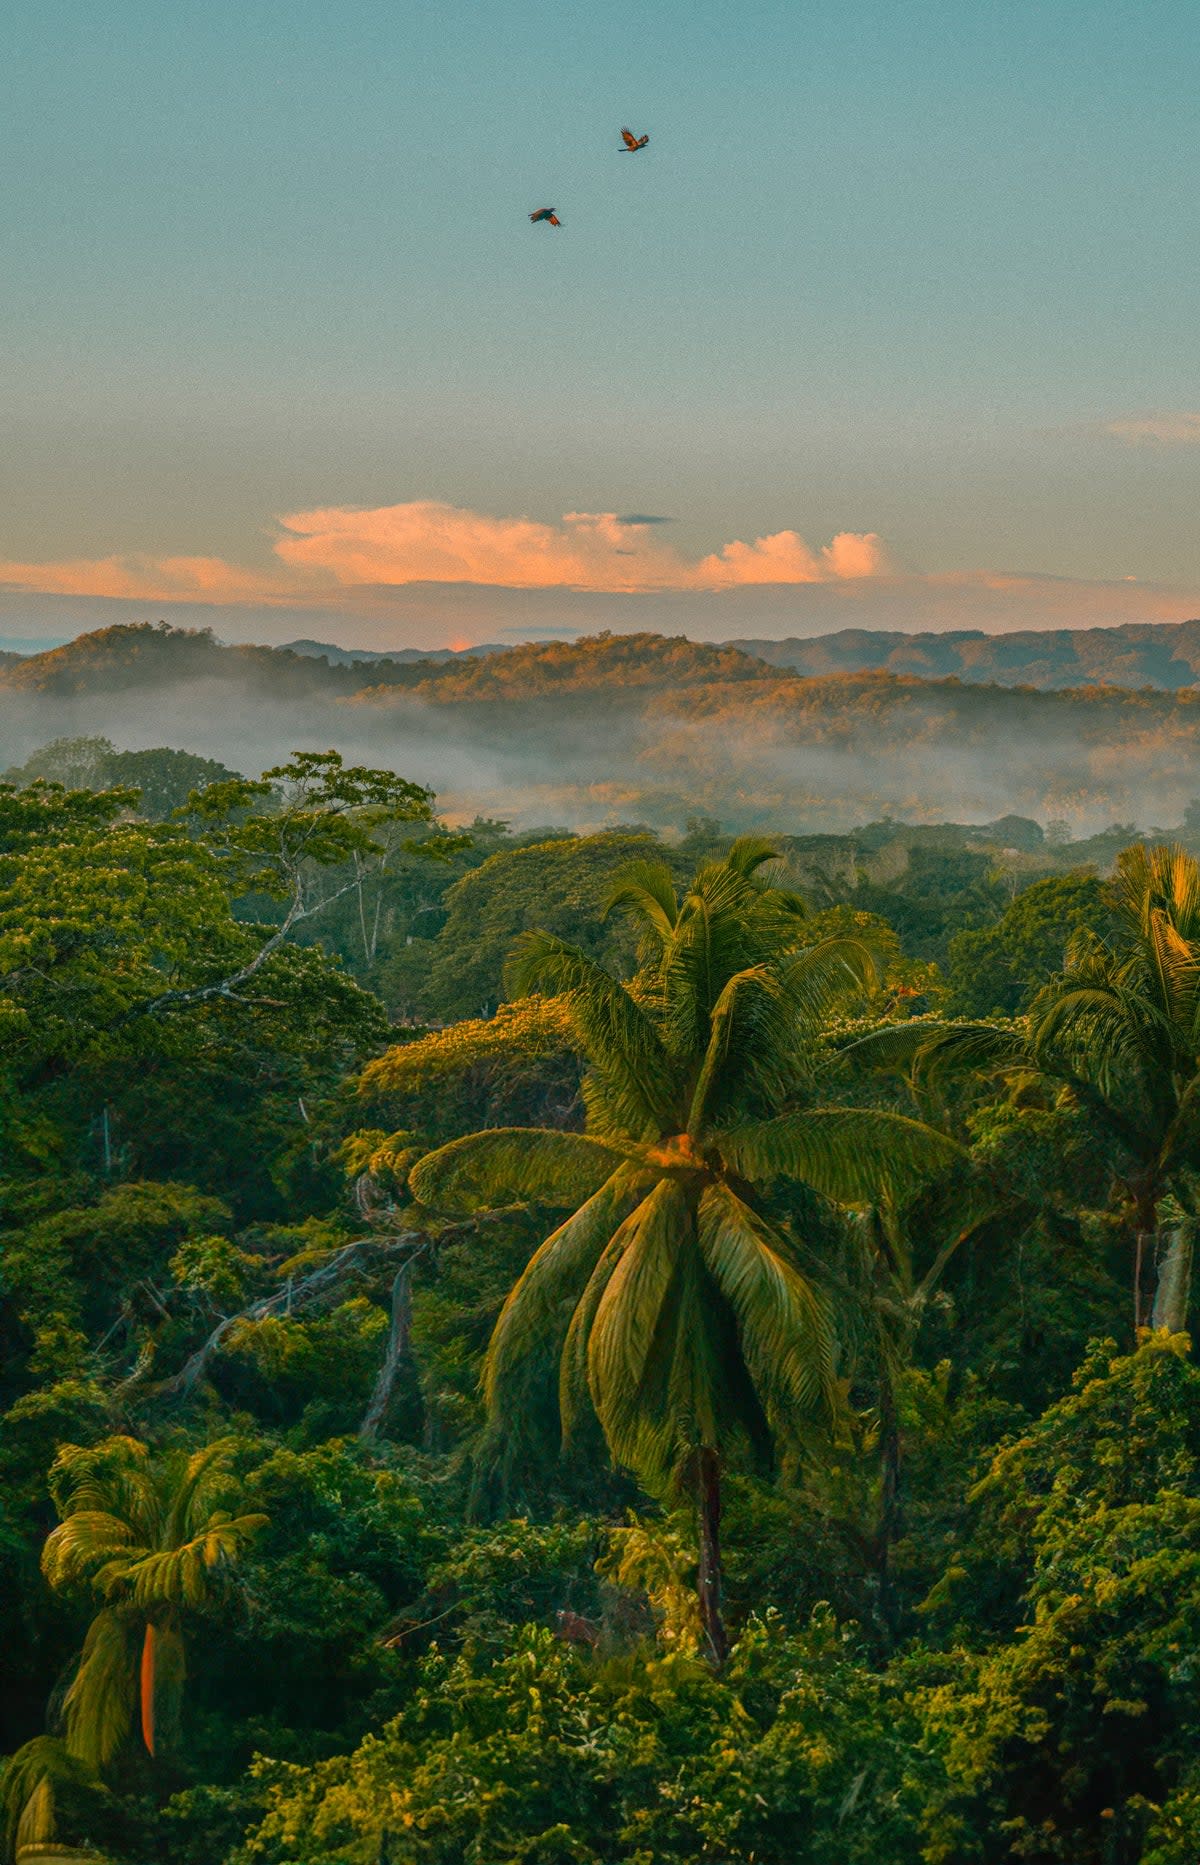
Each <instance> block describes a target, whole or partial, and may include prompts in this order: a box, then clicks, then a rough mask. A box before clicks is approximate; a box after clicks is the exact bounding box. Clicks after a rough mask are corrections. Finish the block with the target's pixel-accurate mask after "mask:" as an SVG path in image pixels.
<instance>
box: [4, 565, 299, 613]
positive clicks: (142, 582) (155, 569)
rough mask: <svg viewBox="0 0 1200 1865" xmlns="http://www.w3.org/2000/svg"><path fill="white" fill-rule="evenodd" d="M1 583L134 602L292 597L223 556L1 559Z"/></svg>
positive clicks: (282, 584)
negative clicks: (49, 560) (41, 560)
mask: <svg viewBox="0 0 1200 1865" xmlns="http://www.w3.org/2000/svg"><path fill="white" fill-rule="evenodd" d="M0 585H3V586H4V587H5V588H8V589H19V590H27V591H29V592H30V593H32V594H40V595H55V596H115V597H126V598H128V599H129V600H130V601H135V602H261V601H270V600H272V599H273V598H276V597H281V596H290V597H294V596H295V595H296V587H295V584H294V583H293V582H291V581H288V580H286V579H284V578H282V577H279V576H272V575H270V574H269V573H268V574H265V575H264V574H261V573H259V572H258V571H255V570H243V569H239V568H238V566H237V565H236V564H230V563H226V562H225V560H224V559H223V558H221V557H149V556H141V555H135V556H124V557H76V558H70V559H68V560H66V561H64V562H60V563H12V562H6V561H4V560H3V559H0Z"/></svg>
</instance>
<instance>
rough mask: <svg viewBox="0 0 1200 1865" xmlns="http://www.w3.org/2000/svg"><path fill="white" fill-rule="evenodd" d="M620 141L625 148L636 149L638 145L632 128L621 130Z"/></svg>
mask: <svg viewBox="0 0 1200 1865" xmlns="http://www.w3.org/2000/svg"><path fill="white" fill-rule="evenodd" d="M621 141H622V142H623V143H624V144H625V147H626V148H627V149H636V148H637V146H638V143H637V137H636V136H635V135H634V133H633V131H632V130H622V131H621Z"/></svg>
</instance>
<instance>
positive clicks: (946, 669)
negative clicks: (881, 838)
mask: <svg viewBox="0 0 1200 1865" xmlns="http://www.w3.org/2000/svg"><path fill="white" fill-rule="evenodd" d="M768 668H769V669H770V670H772V671H774V672H780V671H786V672H788V673H793V674H799V675H802V676H806V677H809V678H822V677H825V678H827V677H829V676H833V675H839V674H858V673H890V674H896V675H900V676H906V677H909V678H913V677H915V678H917V679H923V680H948V679H956V680H962V681H966V682H969V683H970V684H972V685H983V686H988V685H995V686H1008V687H1012V686H1032V687H1037V688H1040V689H1061V688H1064V687H1078V686H1119V687H1126V688H1135V687H1152V688H1157V689H1161V690H1163V691H1166V692H1174V691H1177V690H1178V689H1179V688H1181V687H1189V686H1194V685H1196V684H1197V683H1200V620H1196V621H1187V622H1147V623H1128V624H1126V625H1125V626H1123V627H1117V628H1075V629H1070V628H1058V629H1037V630H1033V629H1030V630H1025V631H1023V632H1021V633H1017V634H1005V635H986V634H983V633H981V632H980V631H979V630H972V629H960V630H954V631H951V632H948V633H945V634H901V633H895V632H882V631H872V630H869V629H863V628H844V629H842V630H840V631H839V632H838V633H837V634H832V635H816V636H813V637H812V638H811V639H806V640H801V639H798V638H795V637H792V638H789V639H786V640H782V641H772V640H757V639H753V640H752V639H734V640H730V641H727V642H724V643H722V644H720V645H713V644H708V643H704V642H693V641H690V640H688V639H687V638H686V637H684V636H674V637H668V636H664V635H656V634H634V635H611V634H602V635H595V636H590V637H584V638H583V639H581V640H578V641H548V642H546V641H543V642H533V643H526V644H524V645H522V646H519V647H511V648H505V647H499V646H496V645H494V644H487V645H484V646H482V647H476V648H469V649H466V650H464V651H462V652H460V653H455V652H452V651H451V650H450V649H431V650H418V649H415V648H400V649H397V650H396V652H395V654H388V653H386V652H379V651H368V650H366V649H362V650H359V649H354V648H341V647H336V646H333V645H331V644H328V643H325V642H319V641H307V640H306V641H295V642H291V643H289V644H288V645H287V646H286V647H279V648H269V647H226V646H224V645H223V644H222V643H221V642H219V641H218V640H217V639H216V637H215V636H214V635H213V634H212V633H211V632H210V631H208V630H192V629H177V628H171V627H169V626H167V625H166V624H165V623H160V624H159V625H158V626H157V627H155V626H151V625H149V624H147V623H133V624H128V625H118V626H116V627H112V628H103V629H98V630H96V631H95V632H94V633H92V634H86V635H80V636H79V637H78V638H77V639H76V640H75V641H72V642H69V643H68V644H67V645H66V646H64V647H59V648H53V649H50V650H49V651H48V652H46V653H44V654H33V655H27V656H22V655H16V654H0V688H5V687H7V688H13V689H16V690H18V691H22V692H31V691H32V692H39V693H59V694H68V693H86V692H109V691H113V690H114V689H116V690H120V689H124V688H128V687H130V686H141V687H146V686H157V685H161V684H167V685H172V684H174V683H175V682H177V681H179V680H181V679H187V680H190V679H196V678H205V679H218V680H222V681H232V682H234V683H236V684H238V685H239V686H249V687H253V686H254V685H256V684H258V683H260V682H262V683H265V684H266V685H267V686H268V687H269V688H270V689H271V690H272V691H274V692H275V693H279V692H280V691H287V692H293V693H301V692H303V693H313V692H324V693H338V694H342V693H348V692H357V691H358V690H359V689H360V688H362V687H364V686H373V687H379V686H400V687H404V688H406V689H411V688H413V687H414V686H419V687H425V686H427V685H437V686H438V687H439V688H440V687H442V686H443V685H444V683H446V682H449V690H451V691H453V692H454V694H455V695H456V697H462V698H469V697H470V698H476V697H479V698H482V697H485V696H486V697H493V696H496V695H498V694H500V693H504V692H514V691H524V692H526V693H529V692H530V691H531V690H542V689H545V688H557V689H559V690H562V689H564V688H571V687H574V688H578V687H581V686H588V685H590V684H592V683H593V682H599V683H602V684H606V683H617V684H620V685H624V686H638V687H646V686H655V685H660V684H665V685H671V684H678V683H681V682H684V683H692V682H694V681H696V680H706V681H707V680H713V679H746V678H755V677H757V678H762V677H763V676H764V673H765V671H766V669H768Z"/></svg>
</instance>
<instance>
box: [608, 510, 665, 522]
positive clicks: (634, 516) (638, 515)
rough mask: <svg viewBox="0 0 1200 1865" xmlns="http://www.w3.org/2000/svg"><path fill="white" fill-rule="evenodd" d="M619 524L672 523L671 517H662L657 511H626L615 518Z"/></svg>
mask: <svg viewBox="0 0 1200 1865" xmlns="http://www.w3.org/2000/svg"><path fill="white" fill-rule="evenodd" d="M617 523H618V524H619V525H673V524H674V523H675V520H674V519H673V518H664V517H662V516H661V515H660V514H659V513H658V512H626V513H625V514H624V516H623V517H621V518H618V519H617Z"/></svg>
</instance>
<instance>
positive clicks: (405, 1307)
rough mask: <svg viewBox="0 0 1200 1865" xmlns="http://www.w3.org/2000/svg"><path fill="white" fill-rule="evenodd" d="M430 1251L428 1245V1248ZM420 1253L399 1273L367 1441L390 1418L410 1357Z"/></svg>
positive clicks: (366, 1420)
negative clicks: (414, 1285)
mask: <svg viewBox="0 0 1200 1865" xmlns="http://www.w3.org/2000/svg"><path fill="white" fill-rule="evenodd" d="M425 1248H428V1245H426V1246H425ZM420 1255H421V1251H420V1250H414V1251H413V1253H412V1255H411V1256H410V1257H409V1258H408V1260H407V1261H406V1262H404V1263H402V1264H401V1265H400V1267H399V1269H398V1270H397V1271H396V1279H395V1281H394V1282H393V1283H392V1324H391V1327H390V1328H389V1330H388V1344H387V1352H386V1353H385V1354H384V1356H383V1365H382V1366H381V1367H380V1369H379V1374H378V1377H377V1378H376V1381H375V1389H374V1391H373V1392H372V1394H371V1403H370V1404H369V1405H368V1407H367V1409H366V1412H365V1413H364V1414H363V1421H362V1424H361V1425H360V1426H359V1431H358V1435H359V1437H360V1438H363V1439H370V1438H373V1437H374V1436H375V1435H376V1433H377V1432H378V1430H379V1427H380V1425H381V1424H382V1423H383V1421H384V1418H385V1417H386V1416H387V1409H388V1406H389V1405H390V1404H391V1400H392V1392H393V1390H394V1388H395V1384H396V1374H397V1373H398V1372H399V1370H400V1364H401V1362H402V1361H403V1360H405V1359H406V1358H407V1357H408V1346H409V1341H410V1339H411V1337H412V1266H413V1264H414V1262H415V1261H416V1259H417V1257H418V1256H420Z"/></svg>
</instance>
